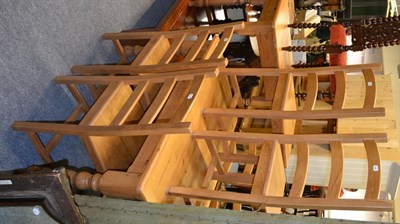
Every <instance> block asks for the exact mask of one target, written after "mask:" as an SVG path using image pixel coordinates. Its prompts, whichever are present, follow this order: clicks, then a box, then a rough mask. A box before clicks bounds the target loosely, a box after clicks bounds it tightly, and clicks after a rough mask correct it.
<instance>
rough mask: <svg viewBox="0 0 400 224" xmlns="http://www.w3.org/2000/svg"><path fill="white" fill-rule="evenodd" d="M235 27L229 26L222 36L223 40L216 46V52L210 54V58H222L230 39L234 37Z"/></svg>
mask: <svg viewBox="0 0 400 224" xmlns="http://www.w3.org/2000/svg"><path fill="white" fill-rule="evenodd" d="M233 31H234V28H233V27H228V28H226V29H225V30H224V33H223V34H222V36H221V40H220V41H219V43H218V46H217V47H216V48H215V50H214V52H213V53H212V55H211V56H210V59H217V58H221V57H222V55H223V53H224V51H225V49H226V47H227V46H228V44H229V41H230V39H231V38H232V35H233Z"/></svg>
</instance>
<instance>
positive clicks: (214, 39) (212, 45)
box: [201, 34, 221, 60]
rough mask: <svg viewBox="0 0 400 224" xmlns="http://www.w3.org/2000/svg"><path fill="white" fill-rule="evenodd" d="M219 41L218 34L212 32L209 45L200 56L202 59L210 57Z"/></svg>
mask: <svg viewBox="0 0 400 224" xmlns="http://www.w3.org/2000/svg"><path fill="white" fill-rule="evenodd" d="M220 41H221V39H220V38H219V36H218V34H214V36H213V37H212V40H211V41H210V43H209V45H208V46H207V49H206V50H205V51H204V54H203V56H202V57H201V59H202V60H208V59H210V57H211V55H212V53H213V52H214V51H215V49H216V47H217V46H218V43H219V42H220Z"/></svg>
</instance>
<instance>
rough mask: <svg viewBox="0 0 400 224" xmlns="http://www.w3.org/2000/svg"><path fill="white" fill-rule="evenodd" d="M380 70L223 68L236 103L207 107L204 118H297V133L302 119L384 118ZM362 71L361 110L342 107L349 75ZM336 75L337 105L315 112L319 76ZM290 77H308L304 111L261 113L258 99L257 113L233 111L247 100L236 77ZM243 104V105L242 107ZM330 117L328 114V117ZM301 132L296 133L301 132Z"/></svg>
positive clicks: (369, 67)
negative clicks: (379, 92) (378, 78)
mask: <svg viewBox="0 0 400 224" xmlns="http://www.w3.org/2000/svg"><path fill="white" fill-rule="evenodd" d="M379 69H381V65H380V64H365V65H347V66H330V67H322V68H303V69H268V68H235V69H232V68H224V69H221V71H220V74H221V75H227V76H228V77H229V78H230V81H231V82H230V83H231V88H232V90H233V98H234V99H235V98H236V100H235V101H234V102H237V104H236V105H231V109H220V108H219V109H218V108H206V109H204V111H203V113H204V115H205V116H221V117H224V116H225V117H250V118H259V119H296V120H299V122H298V124H297V126H299V127H298V128H297V130H300V127H301V120H305V119H336V118H344V117H348V116H350V117H363V116H366V117H375V116H384V112H385V110H384V108H376V107H375V101H376V93H377V89H376V83H375V76H374V70H379ZM347 72H362V74H363V76H364V82H365V99H364V104H363V106H362V108H346V109H344V108H343V105H344V102H345V98H346V73H347ZM332 73H333V74H335V77H336V82H337V88H336V92H335V96H334V102H333V105H332V108H331V110H315V109H314V105H315V103H316V99H317V94H318V76H320V75H327V74H332ZM280 74H287V75H292V76H303V77H307V87H306V91H307V97H306V98H305V101H304V104H303V107H302V108H299V109H298V111H297V112H293V111H271V110H258V109H257V108H258V105H261V104H262V103H263V102H259V99H258V98H256V97H254V98H252V99H250V100H251V101H250V104H249V106H250V107H251V108H255V110H254V109H253V110H249V109H246V110H244V109H232V108H237V107H242V105H243V103H244V101H245V100H244V99H243V98H241V95H240V89H239V86H238V84H237V78H236V77H237V76H279V75H280ZM240 103H241V104H240ZM328 114H329V115H328ZM298 132H299V131H297V133H298Z"/></svg>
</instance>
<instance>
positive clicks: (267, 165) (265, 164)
mask: <svg viewBox="0 0 400 224" xmlns="http://www.w3.org/2000/svg"><path fill="white" fill-rule="evenodd" d="M277 150H280V147H279V144H278V143H277V141H273V142H272V141H271V142H264V143H263V144H262V146H261V150H260V154H259V158H258V164H257V172H256V174H255V176H254V181H253V186H252V188H251V193H252V194H258V195H265V194H266V192H267V191H268V187H269V184H270V183H271V177H272V175H273V174H272V169H273V160H274V155H275V153H276V151H277Z"/></svg>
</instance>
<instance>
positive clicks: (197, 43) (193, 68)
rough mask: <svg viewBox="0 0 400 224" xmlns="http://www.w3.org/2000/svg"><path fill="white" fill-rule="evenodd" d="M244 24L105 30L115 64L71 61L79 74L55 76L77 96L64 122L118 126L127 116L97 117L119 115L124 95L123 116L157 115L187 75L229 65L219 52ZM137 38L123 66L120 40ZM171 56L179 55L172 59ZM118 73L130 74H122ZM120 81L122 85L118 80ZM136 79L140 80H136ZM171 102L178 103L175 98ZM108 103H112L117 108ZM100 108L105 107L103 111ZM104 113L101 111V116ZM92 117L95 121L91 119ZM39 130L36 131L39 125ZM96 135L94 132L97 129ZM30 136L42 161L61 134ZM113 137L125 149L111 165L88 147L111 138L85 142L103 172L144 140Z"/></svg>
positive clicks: (18, 127) (19, 126)
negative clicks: (135, 49)
mask: <svg viewBox="0 0 400 224" xmlns="http://www.w3.org/2000/svg"><path fill="white" fill-rule="evenodd" d="M243 26H244V23H243V22H237V23H232V24H225V25H219V26H208V27H199V28H191V29H186V30H179V31H150V32H147V31H145V32H139V31H137V32H136V31H134V32H124V33H106V34H104V35H103V38H104V39H109V40H112V41H113V43H114V44H115V47H116V49H117V52H118V53H119V54H120V56H121V63H119V64H118V65H91V66H74V67H73V68H72V72H73V73H82V74H83V75H82V76H69V77H57V78H56V79H55V81H56V82H57V83H60V84H65V85H66V86H67V88H68V89H69V90H70V92H71V94H72V95H73V96H74V98H75V100H76V101H77V107H76V108H75V109H74V110H73V112H72V113H71V115H70V116H69V117H68V118H67V119H66V120H65V123H71V122H76V120H77V119H78V118H79V116H80V115H81V114H85V117H84V118H83V119H82V120H81V121H79V124H80V125H83V124H86V125H93V124H96V123H97V125H99V124H100V123H101V124H104V125H115V124H118V125H121V124H122V123H123V120H124V119H127V118H126V117H124V118H122V117H119V118H115V119H116V120H112V119H114V118H101V117H102V116H106V117H107V116H112V115H111V114H114V115H115V114H117V113H118V110H119V109H121V108H122V109H123V107H122V106H123V103H124V100H127V99H129V101H130V103H131V104H132V105H133V106H132V108H130V109H129V111H125V112H121V113H125V116H128V114H127V113H128V112H129V113H132V115H130V116H131V117H130V118H129V119H131V120H133V121H138V120H140V117H141V115H143V114H144V113H145V112H146V113H152V112H153V111H152V110H154V109H153V108H156V107H159V108H158V109H157V110H158V111H157V112H156V113H154V115H153V116H156V114H157V113H159V110H161V108H162V106H163V105H164V103H165V101H166V100H167V99H168V97H169V94H171V92H172V90H173V89H174V88H175V89H176V91H178V90H179V89H181V90H183V89H187V88H188V87H189V86H190V79H193V78H194V76H196V75H207V76H216V74H217V73H218V71H217V70H216V68H218V67H221V66H222V67H224V66H225V65H226V64H227V60H226V59H225V58H223V57H222V55H223V52H224V50H225V48H226V47H227V45H228V43H229V41H230V39H231V37H232V35H233V31H234V30H235V29H241V28H243ZM210 36H212V38H211V39H210V38H209V37H210ZM138 39H139V40H142V39H148V42H147V43H146V45H145V46H144V47H143V48H141V49H140V51H139V53H138V54H137V55H136V56H135V57H134V59H133V61H131V62H129V64H127V65H122V64H123V63H128V60H129V59H128V56H127V53H126V52H125V49H126V48H127V46H125V48H124V47H123V46H122V45H121V41H123V40H125V41H126V40H138ZM128 47H129V46H128ZM175 58H181V59H180V60H176V59H175ZM104 74H106V76H104ZM122 74H125V75H128V76H123V75H122ZM139 74H141V76H137V77H133V76H132V75H139ZM110 75H111V76H110ZM107 76H108V77H107ZM130 76H131V77H130ZM157 77H158V78H157ZM221 79H222V78H221ZM121 81H122V83H123V84H121ZM139 81H141V82H140V83H139ZM224 81H225V80H223V79H222V80H221V83H223V82H224ZM117 83H120V84H117ZM80 84H84V85H87V86H88V87H89V90H90V92H91V99H90V97H88V96H86V98H85V94H84V93H82V91H81V89H80V88H78V87H77V85H80ZM129 84H132V86H131V87H132V89H134V90H133V92H132V90H130V88H131V87H129ZM175 84H176V85H175ZM108 85H112V87H110V88H107V87H108ZM121 85H122V86H121ZM161 85H162V87H161ZM105 90H107V91H108V92H106V93H105V92H104V91H105ZM131 92H132V93H131ZM103 93H104V94H103ZM131 94H132V95H131ZM130 95H131V96H130ZM225 95H228V94H225ZM112 96H114V97H115V98H116V99H118V98H120V100H118V101H116V100H111V97H112ZM100 97H102V98H100ZM174 97H176V98H178V99H179V98H180V97H181V96H176V95H174ZM136 100H139V103H136ZM228 100H229V98H228ZM90 101H95V104H94V105H93V106H91V105H90V104H89V103H88V102H90ZM177 102H179V101H177ZM175 106H178V104H177V103H176V105H175ZM93 107H94V109H93ZM109 107H115V109H113V108H109ZM96 108H97V109H96ZM101 110H102V111H104V112H101ZM126 110H127V109H126ZM93 111H94V112H93ZM96 111H99V112H96ZM103 113H104V114H105V115H102V114H103ZM90 116H94V118H93V119H92V118H90V119H89V118H88V117H90ZM99 116H100V118H99ZM121 116H122V115H121ZM149 116H150V115H146V119H145V120H142V121H139V123H140V124H145V123H152V120H150V117H149ZM154 118H155V117H152V118H151V119H153V120H154ZM96 119H97V121H95V120H96ZM104 119H106V120H104ZM107 119H111V120H107ZM34 125H35V124H29V123H21V122H16V123H15V124H14V125H13V128H14V129H15V130H23V129H25V128H26V130H35V128H34ZM48 125H55V124H48ZM60 125H61V124H60ZM23 126H24V128H23ZM25 126H26V127H25ZM65 126H67V124H65ZM80 128H82V127H80ZM109 128H111V127H109ZM37 130H38V131H39V130H40V128H39V129H37ZM55 130H58V132H62V131H61V127H60V128H58V129H57V128H55V129H54V130H52V131H55ZM88 131H89V130H88ZM71 133H75V134H76V132H71ZM143 133H144V132H143ZM96 134H97V135H98V134H100V133H96ZM28 135H29V136H30V138H31V140H32V141H33V143H34V145H35V146H36V148H38V149H39V154H40V155H41V157H42V159H43V160H44V161H45V162H51V161H52V159H51V157H50V152H51V151H52V149H53V148H54V147H55V146H56V145H57V143H58V142H59V140H60V139H61V137H62V134H61V133H58V134H55V135H54V137H53V138H52V139H51V140H50V142H48V143H47V144H46V145H44V144H43V143H42V141H41V140H40V138H39V137H38V135H37V134H35V131H33V132H31V131H28ZM117 135H118V134H117ZM93 138H95V137H93ZM97 138H104V137H97ZM116 138H119V137H116ZM89 139H91V138H89ZM84 142H86V141H84ZM100 142H101V141H100ZM117 142H119V143H118V145H121V147H123V148H125V149H124V150H121V153H120V154H118V155H114V156H112V157H111V158H113V157H115V158H116V159H115V161H114V162H111V163H112V164H113V165H110V164H108V162H103V161H108V160H112V159H111V158H106V156H105V155H107V156H109V155H108V154H109V153H104V152H102V153H95V152H94V151H96V150H94V151H93V150H90V148H97V147H100V148H102V147H108V148H109V149H108V150H110V148H111V147H110V146H109V145H114V143H115V142H114V143H107V142H103V143H98V145H97V146H94V145H93V143H90V144H89V143H85V146H86V148H89V154H91V157H92V159H93V160H94V164H95V165H96V168H97V169H98V170H101V171H104V170H106V169H126V168H127V166H128V165H130V162H131V161H132V155H135V154H137V153H138V152H137V150H138V148H140V146H141V143H143V141H142V142H141V141H140V140H138V141H134V143H132V142H131V143H129V144H128V145H131V146H130V147H124V144H126V140H124V142H125V143H124V144H123V143H122V142H121V140H118V141H117ZM132 144H133V145H132ZM115 147H117V145H115ZM127 148H129V149H127ZM100 151H102V150H100ZM130 154H132V155H130ZM99 157H101V158H99ZM128 161H129V162H128ZM117 164H118V165H117Z"/></svg>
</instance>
